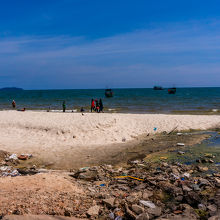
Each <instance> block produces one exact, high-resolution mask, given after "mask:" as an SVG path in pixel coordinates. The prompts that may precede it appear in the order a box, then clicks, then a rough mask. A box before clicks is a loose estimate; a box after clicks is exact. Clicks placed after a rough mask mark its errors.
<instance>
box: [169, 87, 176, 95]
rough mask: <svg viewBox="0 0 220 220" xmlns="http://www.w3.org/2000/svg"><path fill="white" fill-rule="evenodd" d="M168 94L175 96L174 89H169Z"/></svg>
mask: <svg viewBox="0 0 220 220" xmlns="http://www.w3.org/2000/svg"><path fill="white" fill-rule="evenodd" d="M168 93H169V94H175V93H176V87H173V88H169V89H168Z"/></svg>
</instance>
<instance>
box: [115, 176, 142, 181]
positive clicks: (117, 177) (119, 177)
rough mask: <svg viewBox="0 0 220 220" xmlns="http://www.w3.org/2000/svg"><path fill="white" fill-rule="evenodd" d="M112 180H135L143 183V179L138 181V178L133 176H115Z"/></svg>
mask: <svg viewBox="0 0 220 220" xmlns="http://www.w3.org/2000/svg"><path fill="white" fill-rule="evenodd" d="M114 178H116V179H121V178H131V179H135V180H140V181H144V179H140V178H137V177H133V176H116V177H114Z"/></svg>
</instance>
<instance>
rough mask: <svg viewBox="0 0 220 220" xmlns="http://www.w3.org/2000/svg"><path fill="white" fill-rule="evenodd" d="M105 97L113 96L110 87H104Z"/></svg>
mask: <svg viewBox="0 0 220 220" xmlns="http://www.w3.org/2000/svg"><path fill="white" fill-rule="evenodd" d="M105 97H107V98H110V97H113V91H112V89H106V90H105Z"/></svg>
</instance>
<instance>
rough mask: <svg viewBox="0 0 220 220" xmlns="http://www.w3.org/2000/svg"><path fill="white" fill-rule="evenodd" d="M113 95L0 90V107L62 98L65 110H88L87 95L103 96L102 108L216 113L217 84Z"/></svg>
mask: <svg viewBox="0 0 220 220" xmlns="http://www.w3.org/2000/svg"><path fill="white" fill-rule="evenodd" d="M113 91H114V97H113V98H105V95H104V93H105V90H104V89H93V90H91V89H90V90H89V89H84V90H83V89H81V90H74V89H72V90H23V91H10V92H9V91H8V92H7V91H0V109H2V110H3V109H11V102H12V100H13V99H14V100H15V101H16V103H17V107H18V108H23V107H26V108H27V109H33V110H46V109H48V108H49V107H50V108H51V109H52V110H61V109H62V102H63V100H65V101H66V106H67V110H69V111H70V112H71V111H72V110H79V109H80V108H81V107H84V108H85V109H86V111H89V108H90V102H91V99H92V98H94V99H99V98H102V99H103V103H104V110H105V111H106V112H129V113H177V114H181V113H188V114H220V88H177V92H176V94H173V95H171V94H168V92H167V89H165V90H161V91H155V90H153V89H151V88H150V89H114V90H113Z"/></svg>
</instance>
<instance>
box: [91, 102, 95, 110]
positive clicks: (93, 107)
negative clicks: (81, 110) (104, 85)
mask: <svg viewBox="0 0 220 220" xmlns="http://www.w3.org/2000/svg"><path fill="white" fill-rule="evenodd" d="M92 110H93V111H95V101H94V99H92V101H91V112H92Z"/></svg>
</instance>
